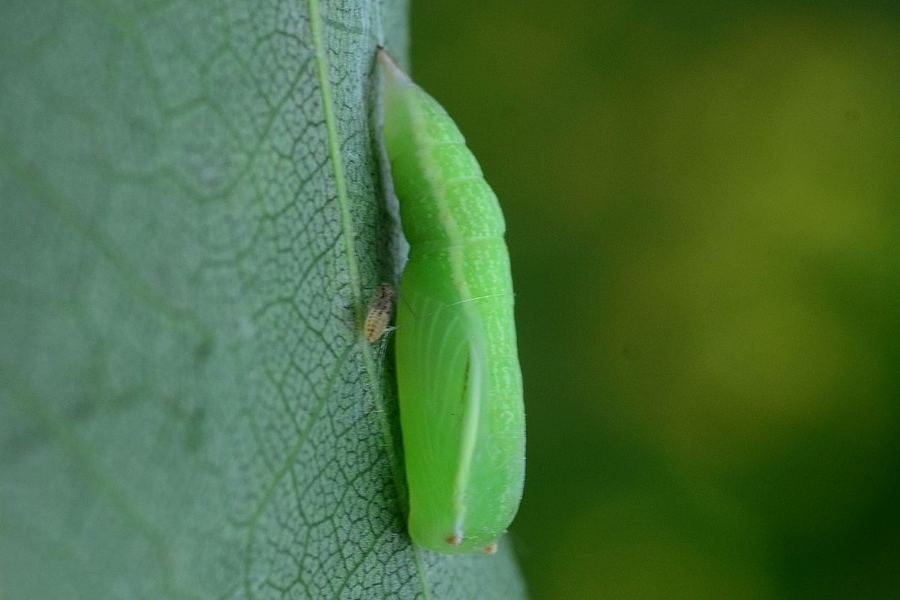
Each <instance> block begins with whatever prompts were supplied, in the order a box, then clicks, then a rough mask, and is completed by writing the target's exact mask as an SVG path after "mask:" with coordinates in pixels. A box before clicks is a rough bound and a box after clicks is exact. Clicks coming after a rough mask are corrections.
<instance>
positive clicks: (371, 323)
mask: <svg viewBox="0 0 900 600" xmlns="http://www.w3.org/2000/svg"><path fill="white" fill-rule="evenodd" d="M396 295H397V292H396V290H394V286H392V285H391V284H389V283H382V284H381V285H379V286H378V287H377V288H375V293H374V294H373V296H372V302H371V303H370V304H369V312H368V314H366V322H365V325H364V326H363V331H364V332H365V335H366V341H367V342H369V343H370V344H371V343H372V342H374V341H376V340H377V339H378V338H380V337H381V335H382V334H383V333H384V330H385V329H386V328H387V325H388V323H389V322H390V320H391V313H392V312H393V311H392V307H393V302H394V296H396Z"/></svg>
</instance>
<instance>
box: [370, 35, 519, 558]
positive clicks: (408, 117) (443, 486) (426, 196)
mask: <svg viewBox="0 0 900 600" xmlns="http://www.w3.org/2000/svg"><path fill="white" fill-rule="evenodd" d="M378 59H379V61H380V62H381V65H382V67H383V70H384V143H385V147H386V149H387V155H388V159H389V160H390V163H391V174H392V179H393V183H394V191H395V192H396V194H397V198H398V199H399V200H400V218H401V221H402V225H403V233H404V235H405V237H406V239H407V241H408V242H409V246H410V249H409V261H408V263H407V264H406V268H405V269H404V271H403V276H402V280H401V284H400V295H401V296H402V297H403V298H404V300H405V302H404V303H401V304H400V305H399V306H398V309H397V340H396V352H397V379H398V388H399V394H400V421H401V426H402V431H403V447H404V454H405V457H406V477H407V481H408V485H409V534H410V537H412V539H413V541H414V542H415V543H416V544H418V545H419V546H421V547H423V548H427V549H429V550H434V551H436V552H444V553H448V554H461V553H470V552H484V553H486V554H492V553H493V552H494V551H495V550H496V540H497V539H498V538H499V537H500V536H501V535H502V534H503V533H504V532H505V531H506V528H507V527H508V526H509V524H510V523H511V522H512V520H513V517H514V516H515V514H516V511H517V510H518V507H519V501H520V499H521V497H522V485H523V482H524V477H525V411H524V406H523V404H522V374H521V371H520V368H519V359H518V353H517V350H516V332H515V324H514V321H513V290H512V277H511V275H510V266H509V253H508V251H507V249H506V243H505V242H504V240H503V234H504V231H505V229H506V225H505V223H504V221H503V214H502V212H501V211H500V205H499V203H498V202H497V197H496V196H495V195H494V192H493V191H492V190H491V188H490V187H489V186H488V184H487V182H485V180H484V178H483V176H482V173H481V168H480V167H479V166H478V163H477V162H476V160H475V157H474V156H473V155H472V153H471V152H470V151H469V149H468V148H466V145H465V140H464V138H463V136H462V134H461V133H460V132H459V129H457V127H456V125H455V124H454V122H453V120H452V119H451V118H450V117H449V116H448V115H447V113H446V112H445V111H444V109H443V108H442V107H441V106H440V105H439V104H438V103H437V102H436V101H435V100H434V99H433V98H432V97H431V96H429V95H428V94H427V93H425V91H423V90H422V89H421V88H419V87H418V86H417V85H415V84H414V83H413V82H412V81H411V80H410V79H409V77H408V76H407V75H406V74H405V73H404V72H403V71H402V70H400V68H399V67H398V66H397V65H396V64H395V63H394V61H393V60H392V59H391V57H390V56H389V55H388V54H387V52H385V51H384V50H383V49H382V50H379V53H378ZM416 315H419V316H418V317H417V316H416Z"/></svg>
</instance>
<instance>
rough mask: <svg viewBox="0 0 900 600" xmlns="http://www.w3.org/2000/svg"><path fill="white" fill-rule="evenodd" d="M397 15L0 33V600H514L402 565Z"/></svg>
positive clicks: (22, 27) (499, 572)
mask: <svg viewBox="0 0 900 600" xmlns="http://www.w3.org/2000/svg"><path fill="white" fill-rule="evenodd" d="M405 14H406V6H405V2H404V1H403V0H384V1H383V2H382V4H378V3H374V2H373V3H367V2H363V1H362V0H359V1H353V0H347V1H346V2H344V3H341V4H340V5H338V3H332V2H325V1H324V0H309V1H308V2H304V3H299V2H289V1H283V0H272V1H271V2H262V3H261V2H251V1H248V0H230V1H227V2H223V1H220V0H216V1H213V0H207V1H177V0H173V1H166V0H154V1H149V2H143V3H139V2H122V3H115V2H104V1H101V0H95V1H91V0H84V1H71V0H70V1H68V2H52V1H50V0H46V1H37V2H36V1H34V0H6V1H5V2H4V3H3V5H2V8H0V90H2V96H0V594H2V596H3V598H4V599H5V600H19V599H32V598H34V599H46V598H90V599H92V600H93V599H103V598H129V599H131V598H153V599H158V598H192V599H193V598H196V599H200V598H210V599H212V598H243V599H249V598H431V599H437V598H465V599H471V598H521V597H523V596H524V595H525V592H524V585H523V583H522V581H521V579H520V577H519V575H518V571H517V568H516V566H515V562H514V559H513V558H512V553H511V550H510V548H509V545H510V544H509V542H507V541H505V540H504V542H505V543H502V544H501V546H502V550H501V552H500V554H499V555H497V556H493V557H485V556H470V557H447V556H440V555H436V554H431V553H428V552H424V551H421V550H417V549H416V548H414V547H413V546H411V544H410V542H409V538H408V536H407V534H406V525H405V520H404V518H403V515H402V510H403V502H404V492H403V491H402V490H403V483H402V477H403V470H402V455H401V449H400V440H399V435H398V429H397V415H396V398H395V397H394V395H393V384H392V383H391V382H392V380H393V374H392V373H391V371H390V364H389V363H390V361H389V360H388V361H385V360H383V359H384V355H383V354H381V353H380V352H379V348H380V347H378V346H375V347H370V346H369V345H368V344H366V343H365V342H364V340H363V338H362V334H361V331H360V319H361V316H362V314H361V313H362V311H363V310H364V308H365V302H366V300H367V298H368V294H369V293H370V292H371V289H372V288H373V287H374V285H375V284H377V283H378V282H380V281H382V280H392V279H393V278H394V274H395V272H396V269H397V267H398V265H397V262H398V261H397V259H396V255H397V253H398V252H397V248H398V247H399V243H398V241H397V229H396V227H395V226H394V224H393V221H392V220H391V219H390V218H389V216H388V211H387V210H386V209H385V208H384V207H385V198H386V193H385V191H384V190H385V187H386V179H385V176H384V172H385V171H384V169H383V166H382V161H381V160H380V158H379V150H378V148H379V142H378V138H377V131H378V129H377V126H376V125H375V119H376V115H377V114H378V112H377V99H378V94H377V78H376V70H375V64H374V50H375V45H376V44H377V43H378V42H380V41H385V42H386V43H387V44H388V45H389V46H391V47H392V49H394V50H395V52H396V53H398V54H400V55H401V56H402V55H403V51H404V50H405V45H406V34H405V26H406V18H405Z"/></svg>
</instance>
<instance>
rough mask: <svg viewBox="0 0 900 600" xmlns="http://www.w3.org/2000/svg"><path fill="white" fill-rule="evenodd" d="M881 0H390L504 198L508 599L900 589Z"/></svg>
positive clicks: (898, 292) (433, 86) (892, 174)
mask: <svg viewBox="0 0 900 600" xmlns="http://www.w3.org/2000/svg"><path fill="white" fill-rule="evenodd" d="M895 6H896V4H895V3H892V2H853V3H847V2H796V3H784V2H779V1H756V2H752V1H751V2H739V3H738V2H730V3H728V2H726V3H722V2H715V1H702V0H701V1H696V2H676V3H664V2H649V1H644V0H635V1H630V2H629V1H616V0H611V1H602V2H596V1H595V0H566V1H562V2H550V3H548V2H543V1H536V0H523V1H521V2H516V3H511V2H507V1H501V0H455V1H454V2H446V3H436V2H425V1H424V0H420V1H418V2H415V1H414V2H413V6H412V47H411V57H412V71H413V74H414V76H415V78H416V80H417V81H418V82H419V83H421V84H422V85H423V87H425V88H426V89H428V90H429V91H430V92H431V93H432V94H433V95H434V96H436V97H437V98H438V99H439V100H440V101H441V102H442V103H443V104H444V105H445V106H446V107H447V109H448V110H449V112H450V113H451V114H452V115H453V116H454V117H455V119H456V120H457V123H459V124H460V126H461V128H462V129H463V132H464V133H465V134H466V136H467V138H468V140H469V144H470V146H471V147H472V148H473V150H474V151H475V153H476V155H477V156H478V157H479V159H480V161H481V163H482V166H483V168H484V170H485V172H486V175H487V177H488V179H489V181H490V182H491V183H492V185H493V186H494V187H495V189H496V191H497V192H498V195H499V196H500V198H501V202H502V204H503V206H504V210H505V213H506V218H507V224H508V234H507V240H508V243H509V246H510V251H511V254H512V261H513V269H514V278H515V283H516V290H517V299H516V301H517V315H518V323H519V337H520V351H521V359H522V366H523V370H524V374H525V380H526V406H527V411H528V423H529V431H528V435H529V438H528V440H529V455H528V478H527V483H526V493H525V498H524V501H523V504H522V508H521V512H520V515H519V517H518V519H517V521H516V522H515V524H514V527H513V529H512V532H511V536H510V537H511V539H512V543H514V544H515V545H516V548H517V551H518V553H519V556H520V558H521V563H522V566H523V570H524V572H525V576H526V578H527V580H528V584H529V586H530V589H531V592H532V594H533V597H534V598H536V599H538V598H540V599H543V598H549V599H557V598H558V599H563V598H565V599H566V600H571V599H573V598H575V599H580V598H588V599H590V598H615V599H629V598H640V599H650V598H654V599H655V598H690V599H700V600H702V599H706V598H710V599H711V598H717V599H718V598H749V599H769V598H792V599H793V598H801V599H802V598H816V599H821V598H866V599H875V598H885V599H888V598H890V599H896V598H900V510H898V509H900V361H898V359H900V242H898V240H900V168H898V167H900V10H898V8H896V7H895Z"/></svg>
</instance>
